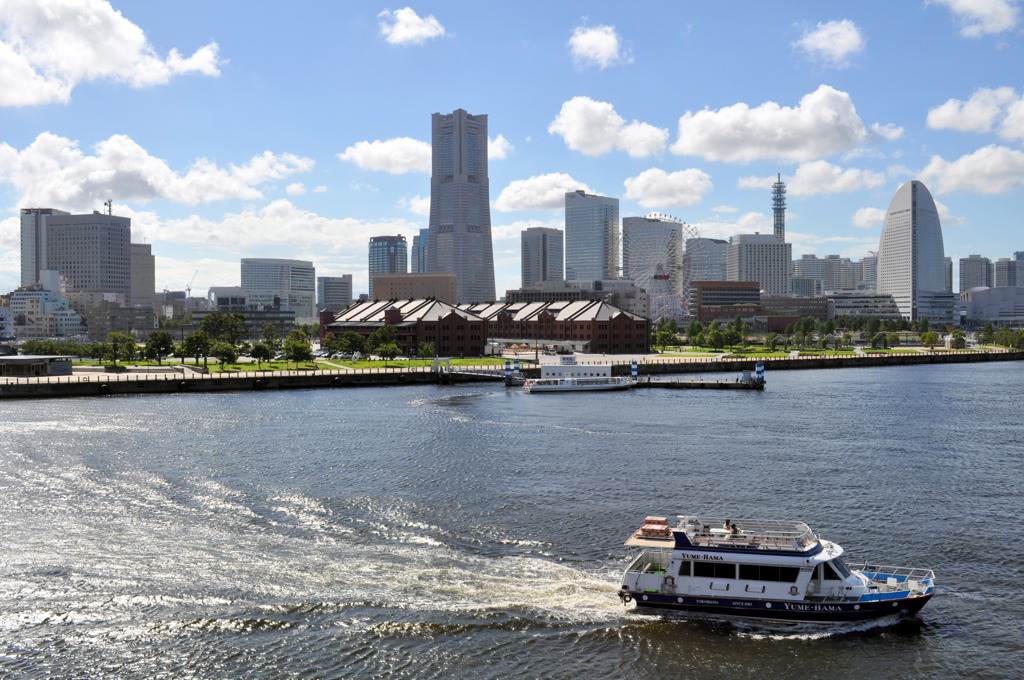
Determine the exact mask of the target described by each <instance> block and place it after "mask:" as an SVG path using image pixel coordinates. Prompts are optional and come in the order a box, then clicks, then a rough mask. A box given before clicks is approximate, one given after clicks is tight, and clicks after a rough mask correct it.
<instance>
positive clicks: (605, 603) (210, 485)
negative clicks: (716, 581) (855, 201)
mask: <svg viewBox="0 0 1024 680" xmlns="http://www.w3.org/2000/svg"><path fill="white" fill-rule="evenodd" d="M768 379H769V386H768V390H767V391H766V392H765V393H763V394H755V393H732V392H706V391H692V392H690V391H669V390H642V391H634V392H630V393H609V394H566V395H552V394H546V395H524V394H522V393H521V392H519V391H518V390H514V391H513V390H506V389H505V388H504V387H500V386H497V385H485V386H480V385H473V386H453V387H426V386H420V387H409V388H382V389H351V390H320V391H300V392H281V393H264V392H260V393H236V394H207V395H166V396H152V397H127V398H116V397H114V398H110V397H108V398H96V399H75V400H63V401H61V400H45V401H24V402H0V518H2V520H0V521H2V526H0V529H2V531H0V677H2V678H8V677H9V678H23V677H24V678H43V677H46V678H51V677H57V678H285V677H289V678H290V677H297V678H341V677H360V678H361V677H384V678H405V677H409V678H464V677H472V678H477V679H486V678H539V677H545V678H575V677H587V678H650V677H683V678H690V677H692V678H734V677H735V678H751V677H762V678H782V677H808V678H811V677H820V678H824V677H858V678H860V677H876V678H878V677H930V678H947V677H977V678H1013V677H1017V676H1018V675H1019V673H1020V667H1021V663H1022V661H1024V634H1022V633H1021V630H1022V625H1024V598H1022V597H1021V596H1020V590H1021V589H1020V581H1019V579H1020V565H1021V563H1022V549H1021V547H1020V546H1021V540H1020V536H1019V534H1021V527H1020V524H1021V522H1022V520H1024V517H1022V515H1024V512H1022V510H1024V503H1022V501H1021V497H1022V495H1024V474H1022V472H1024V469H1022V468H1024V463H1022V452H1024V429H1022V426H1021V417H1020V415H1021V398H1020V394H1021V385H1022V384H1024V366H1022V365H1020V364H1000V365H969V366H941V367H934V366H921V367H905V368H878V369H851V370H832V371H800V372H797V371H793V372H782V373H776V374H770V375H769V376H768ZM683 512H691V513H692V512H696V513H714V514H726V515H733V516H740V517H743V516H746V517H778V518H792V519H801V520H804V521H807V522H808V523H809V524H811V525H812V527H814V528H815V529H817V530H819V531H821V532H822V534H823V535H824V536H825V537H827V538H830V539H832V540H835V541H837V542H838V543H840V544H842V545H844V547H845V548H846V549H847V552H848V556H849V559H850V560H851V561H857V560H858V559H874V560H879V561H885V562H887V563H896V564H903V565H907V566H928V567H932V568H934V569H935V570H936V574H937V580H938V584H939V591H940V592H939V595H938V596H936V597H935V598H933V600H932V601H931V603H929V605H928V606H927V607H925V609H924V610H923V612H922V614H921V616H920V618H919V620H918V621H916V622H912V623H910V624H900V625H869V626H860V627H854V628H840V629H836V630H833V631H831V632H829V633H822V632H820V631H819V630H818V629H809V630H803V629H799V628H798V629H793V630H780V629H777V628H765V627H761V626H758V625H748V624H744V625H740V626H737V625H730V624H722V623H714V622H706V621H689V620H685V619H681V618H679V617H676V616H672V615H663V614H653V615H652V614H644V613H637V612H636V611H635V610H634V609H632V608H624V607H622V605H621V604H619V601H618V598H617V597H616V595H615V591H616V589H617V584H618V581H617V579H618V577H619V575H620V573H621V571H622V569H623V568H624V567H625V561H624V559H625V556H624V553H623V551H622V548H621V544H622V541H623V540H624V539H625V537H626V535H627V534H628V533H629V532H630V531H632V530H633V529H634V528H635V527H636V526H637V525H638V523H639V522H640V521H641V520H642V519H643V517H644V516H646V515H648V514H665V515H674V514H678V513H683Z"/></svg>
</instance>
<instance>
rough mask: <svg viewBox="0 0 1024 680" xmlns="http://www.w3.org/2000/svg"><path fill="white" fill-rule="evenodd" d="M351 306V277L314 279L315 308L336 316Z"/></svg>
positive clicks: (347, 275)
mask: <svg viewBox="0 0 1024 680" xmlns="http://www.w3.org/2000/svg"><path fill="white" fill-rule="evenodd" d="M351 304H352V275H351V274H343V275H341V276H318V277H316V308H317V310H318V311H323V310H325V309H326V310H327V311H329V312H333V313H335V314H337V313H338V312H340V311H341V310H343V309H345V308H346V307H348V306H349V305H351Z"/></svg>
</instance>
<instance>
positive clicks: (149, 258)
mask: <svg viewBox="0 0 1024 680" xmlns="http://www.w3.org/2000/svg"><path fill="white" fill-rule="evenodd" d="M131 280H132V305H133V306H135V307H152V306H154V305H155V304H156V258H155V257H153V246H151V245H150V244H148V243H133V244H131Z"/></svg>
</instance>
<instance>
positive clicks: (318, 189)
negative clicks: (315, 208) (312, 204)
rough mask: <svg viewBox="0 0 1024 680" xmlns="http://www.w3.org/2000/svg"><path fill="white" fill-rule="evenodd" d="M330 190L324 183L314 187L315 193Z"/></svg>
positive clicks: (324, 192) (323, 192)
mask: <svg viewBox="0 0 1024 680" xmlns="http://www.w3.org/2000/svg"><path fill="white" fill-rule="evenodd" d="M328 191H330V189H328V188H327V187H326V186H325V185H323V184H318V185H317V186H315V187H313V193H314V194H326V193H327V192H328Z"/></svg>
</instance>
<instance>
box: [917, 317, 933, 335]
mask: <svg viewBox="0 0 1024 680" xmlns="http://www.w3.org/2000/svg"><path fill="white" fill-rule="evenodd" d="M931 329H932V325H931V322H929V321H928V319H927V318H925V319H921V321H920V322H918V324H917V332H918V333H927V332H928V331H930V330H931Z"/></svg>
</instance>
